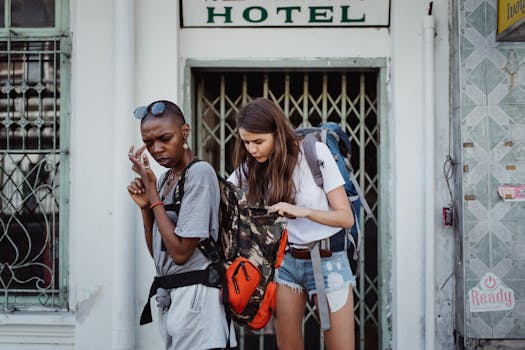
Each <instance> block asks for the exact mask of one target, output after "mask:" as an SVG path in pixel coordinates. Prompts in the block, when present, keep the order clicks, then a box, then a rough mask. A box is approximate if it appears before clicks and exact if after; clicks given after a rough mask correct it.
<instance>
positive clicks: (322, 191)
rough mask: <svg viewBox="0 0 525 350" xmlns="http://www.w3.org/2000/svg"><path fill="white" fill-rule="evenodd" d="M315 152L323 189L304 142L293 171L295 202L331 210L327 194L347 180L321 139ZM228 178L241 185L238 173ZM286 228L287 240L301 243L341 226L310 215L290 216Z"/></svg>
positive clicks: (335, 231)
mask: <svg viewBox="0 0 525 350" xmlns="http://www.w3.org/2000/svg"><path fill="white" fill-rule="evenodd" d="M315 151H316V154H317V160H318V161H319V164H320V169H321V174H322V176H323V188H321V187H319V186H317V184H316V183H315V181H314V177H313V175H312V172H311V171H310V168H309V167H308V162H307V161H306V157H305V156H304V150H303V146H302V143H301V153H300V156H299V161H298V162H297V166H296V168H295V170H294V174H293V178H294V183H295V189H296V194H295V202H296V205H297V206H300V207H306V208H312V209H316V210H330V209H331V208H330V204H329V203H328V198H327V197H326V194H327V193H328V192H330V191H332V190H334V189H336V188H337V187H339V186H343V185H344V183H345V182H344V179H343V176H342V175H341V173H340V172H339V169H338V168H337V164H336V162H335V160H334V158H333V157H332V154H331V153H330V150H329V149H328V147H327V146H326V145H325V144H324V143H322V142H316V144H315ZM228 181H231V182H232V183H234V184H236V185H238V181H237V174H236V173H235V172H234V173H232V174H231V175H230V177H229V178H228ZM287 229H288V241H289V242H290V243H291V244H299V245H300V244H307V243H310V242H314V241H317V240H320V239H323V238H327V237H330V236H332V235H333V234H335V233H337V232H338V231H340V230H341V228H340V227H332V226H327V225H323V224H320V223H318V222H315V221H312V220H310V219H307V218H297V219H288V224H287Z"/></svg>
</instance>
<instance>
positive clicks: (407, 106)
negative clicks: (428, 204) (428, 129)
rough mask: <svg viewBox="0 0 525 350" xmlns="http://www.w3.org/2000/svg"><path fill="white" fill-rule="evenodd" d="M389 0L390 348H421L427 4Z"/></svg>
mask: <svg viewBox="0 0 525 350" xmlns="http://www.w3.org/2000/svg"><path fill="white" fill-rule="evenodd" d="M391 4H392V8H391V23H390V28H391V33H392V34H391V38H392V59H391V84H390V90H391V96H392V101H391V115H392V119H391V124H390V125H391V130H389V131H391V132H393V150H392V158H391V159H392V170H393V176H394V180H393V182H394V193H393V200H392V202H393V208H392V214H393V218H392V220H393V226H394V232H392V233H391V234H392V348H393V349H394V350H421V349H425V338H424V330H425V328H424V318H425V308H424V307H425V304H424V294H425V291H424V282H423V281H424V273H425V266H424V264H425V256H424V236H425V219H424V216H425V215H424V201H425V191H427V189H425V187H424V185H425V181H424V174H425V171H424V164H425V161H424V158H425V154H424V145H425V135H424V131H423V130H424V118H423V115H424V112H425V108H424V103H423V100H424V78H423V74H424V65H423V53H424V49H423V17H424V15H425V14H426V9H427V5H426V4H425V1H421V0H392V2H391Z"/></svg>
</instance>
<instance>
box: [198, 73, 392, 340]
mask: <svg viewBox="0 0 525 350" xmlns="http://www.w3.org/2000/svg"><path fill="white" fill-rule="evenodd" d="M193 78H194V81H195V83H196V86H195V87H196V91H195V101H194V103H195V105H194V109H193V110H194V111H196V122H195V124H194V131H195V135H194V136H195V138H196V146H197V147H196V149H197V150H198V156H199V157H200V158H201V159H205V160H207V161H209V162H210V163H211V164H212V165H213V166H214V167H215V169H216V170H217V171H218V172H219V173H220V174H221V175H223V176H227V175H229V174H230V173H231V172H232V171H233V165H232V158H233V149H234V144H235V116H236V114H237V111H238V110H239V108H240V107H241V106H243V105H244V104H245V103H247V102H248V101H250V100H252V99H254V98H256V97H260V96H263V97H267V98H270V99H272V100H273V101H274V102H276V103H277V104H278V105H280V106H281V108H282V109H283V111H284V112H285V114H286V116H287V117H288V118H289V120H290V121H291V123H292V124H293V126H294V127H298V126H312V125H313V126H315V125H318V124H319V123H322V122H326V121H334V122H337V123H339V124H340V125H341V126H342V127H343V129H344V130H345V131H346V132H347V134H348V135H349V136H350V138H351V140H352V162H353V164H352V165H353V167H354V169H356V176H357V179H358V181H359V183H360V186H361V188H362V189H363V191H364V192H365V196H366V199H367V202H368V203H369V204H370V207H371V208H372V210H373V213H374V216H373V217H371V218H366V219H365V220H361V223H362V230H363V232H364V237H365V239H364V241H365V243H366V244H363V246H362V249H361V251H360V254H361V257H360V260H359V266H353V270H354V271H355V270H356V269H357V270H358V278H357V287H356V288H354V304H355V321H356V329H355V331H356V349H361V350H363V349H378V348H379V344H380V341H379V337H380V335H381V332H380V331H379V329H380V327H387V325H380V323H379V319H380V315H379V312H380V310H379V300H380V299H381V298H380V297H381V295H380V293H382V292H383V293H386V291H380V290H379V287H378V286H379V278H378V249H377V248H378V243H379V242H378V220H377V212H378V193H379V192H378V186H377V185H378V144H379V118H378V112H377V111H378V107H377V106H378V98H377V96H378V93H377V91H378V86H377V85H378V71H375V70H371V71H362V70H360V71H348V70H319V69H310V70H298V69H294V70H293V71H291V72H290V71H279V70H275V71H271V72H268V71H264V72H262V71H257V70H250V71H245V72H242V71H241V72H239V71H227V70H222V71H220V72H217V71H216V70H215V71H212V70H206V69H195V70H194V71H193ZM361 215H363V214H361ZM383 312H386V311H383ZM382 319H384V317H383V318H382ZM303 333H304V334H305V349H324V342H323V335H322V332H321V331H320V327H319V321H318V318H317V315H316V313H315V306H313V304H310V303H309V304H308V305H307V310H306V313H305V316H304V319H303ZM238 334H239V349H241V350H242V349H250V350H251V349H257V348H258V349H260V350H262V349H275V348H276V346H275V337H274V335H273V329H272V325H271V324H270V325H269V326H268V327H266V329H264V330H262V331H260V332H257V333H251V332H249V331H247V330H244V329H240V330H239V332H238ZM386 342H388V340H387V341H386ZM383 346H384V345H383Z"/></svg>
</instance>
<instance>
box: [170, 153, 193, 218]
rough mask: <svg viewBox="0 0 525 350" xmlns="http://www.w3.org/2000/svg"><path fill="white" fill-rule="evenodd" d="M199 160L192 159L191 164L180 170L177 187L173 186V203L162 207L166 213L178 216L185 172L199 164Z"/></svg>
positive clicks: (182, 195)
mask: <svg viewBox="0 0 525 350" xmlns="http://www.w3.org/2000/svg"><path fill="white" fill-rule="evenodd" d="M200 161H201V160H200V159H197V158H194V159H193V160H192V161H191V162H189V163H188V165H186V167H185V168H184V169H183V170H182V173H181V174H180V179H179V181H178V182H177V185H176V186H175V190H173V202H172V204H166V205H164V209H165V210H166V211H174V212H175V213H177V215H179V211H180V205H181V204H180V203H181V201H182V197H184V184H185V183H186V172H187V171H188V169H189V168H191V166H192V165H193V164H195V163H197V162H200Z"/></svg>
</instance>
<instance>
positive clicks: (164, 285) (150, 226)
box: [128, 100, 236, 350]
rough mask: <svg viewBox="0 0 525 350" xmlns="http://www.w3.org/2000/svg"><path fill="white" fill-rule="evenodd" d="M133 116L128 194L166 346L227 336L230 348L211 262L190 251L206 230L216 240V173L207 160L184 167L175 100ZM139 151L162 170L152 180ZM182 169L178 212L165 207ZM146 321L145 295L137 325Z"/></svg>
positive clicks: (193, 345) (216, 342)
mask: <svg viewBox="0 0 525 350" xmlns="http://www.w3.org/2000/svg"><path fill="white" fill-rule="evenodd" d="M135 117H136V118H137V119H140V120H141V123H140V131H141V134H142V140H143V141H144V145H143V146H141V147H140V148H139V149H138V150H135V149H134V147H133V146H131V148H130V150H129V155H128V157H129V160H130V161H131V163H132V168H131V169H132V170H133V171H134V172H135V173H137V174H138V175H139V177H137V178H136V179H135V180H133V181H132V182H131V183H130V185H129V186H128V192H129V194H130V195H131V197H132V198H133V200H134V201H135V203H136V204H137V205H138V206H139V208H140V210H141V213H142V219H143V224H144V232H145V235H146V245H147V247H148V250H149V252H150V254H151V256H152V257H153V260H154V262H155V267H156V270H157V277H156V279H155V281H154V284H153V285H152V288H151V291H150V298H151V296H152V295H153V294H157V302H158V306H159V311H160V312H159V323H160V324H159V328H160V331H161V335H162V337H163V339H164V343H165V348H166V349H169V350H175V349H177V350H180V349H214V348H224V347H227V346H228V341H230V343H231V344H230V345H232V346H235V342H236V341H235V334H234V332H233V331H232V330H231V329H230V328H229V327H228V324H227V322H226V316H225V313H224V308H223V305H222V303H221V301H220V296H219V289H218V288H217V285H213V284H212V283H210V281H209V278H208V274H207V272H208V269H207V267H208V265H209V264H210V261H209V260H208V259H207V258H206V257H205V256H204V255H203V254H202V253H201V252H200V250H199V249H196V248H197V244H198V243H199V241H200V240H201V239H203V238H207V237H209V235H212V237H213V238H214V239H217V232H218V208H219V187H218V182H217V177H216V174H215V171H214V169H213V168H212V167H211V166H210V165H209V164H208V163H206V162H196V163H194V164H192V166H191V167H188V164H190V162H191V161H192V160H193V159H194V156H193V153H192V151H191V150H190V149H189V147H188V144H187V143H186V140H187V139H188V136H189V134H190V129H189V126H188V124H186V122H185V120H184V116H183V114H182V112H181V110H180V109H179V107H178V106H177V105H176V104H174V103H172V102H169V101H164V100H163V101H155V102H153V103H151V104H150V105H148V106H143V107H139V108H137V109H136V110H135ZM146 149H147V150H148V152H149V153H150V155H151V156H152V157H153V158H154V159H155V160H156V161H157V162H158V163H159V164H160V165H162V166H163V167H165V168H167V169H168V170H167V171H165V172H164V174H163V175H162V176H161V177H160V179H159V181H157V178H156V176H155V174H154V173H153V171H152V170H151V168H150V163H149V160H148V157H147V156H146V154H145V152H144V151H145V150H146ZM185 169H186V174H185V184H184V195H183V197H182V200H181V205H180V209H179V210H178V215H177V213H176V212H174V211H169V210H167V209H166V206H168V205H170V204H172V202H173V192H174V190H175V188H176V184H177V182H178V180H179V178H180V175H181V173H182V172H183V170H185ZM201 277H202V278H201ZM182 280H184V281H188V280H190V281H191V282H181V281H182ZM181 284H182V286H181ZM150 321H151V312H150V310H149V298H148V304H147V306H146V307H145V311H144V313H143V315H142V317H141V324H144V323H148V322H150ZM230 335H231V336H230Z"/></svg>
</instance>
